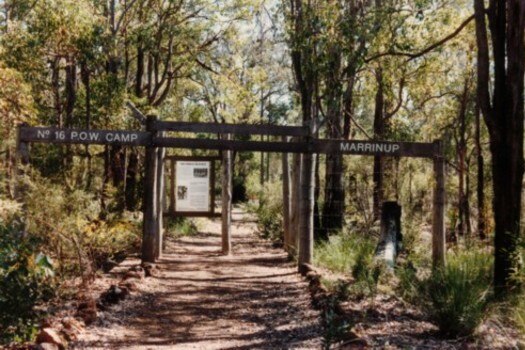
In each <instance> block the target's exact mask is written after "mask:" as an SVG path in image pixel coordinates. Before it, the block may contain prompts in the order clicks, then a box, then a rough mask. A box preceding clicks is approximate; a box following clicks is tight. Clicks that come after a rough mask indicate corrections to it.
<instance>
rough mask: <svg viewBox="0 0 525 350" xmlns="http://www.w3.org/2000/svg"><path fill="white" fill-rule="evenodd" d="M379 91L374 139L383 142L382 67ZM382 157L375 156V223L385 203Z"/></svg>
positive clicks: (378, 82) (378, 81)
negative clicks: (382, 204)
mask: <svg viewBox="0 0 525 350" xmlns="http://www.w3.org/2000/svg"><path fill="white" fill-rule="evenodd" d="M376 79H377V91H376V98H375V110H374V138H375V139H376V140H381V139H383V137H384V132H385V118H384V108H385V99H384V92H383V73H382V71H381V67H379V68H378V69H377V71H376ZM382 163H383V162H382V158H381V156H374V174H373V182H374V192H373V212H374V221H376V220H379V218H380V216H381V203H382V202H383V197H384V191H383V164H382Z"/></svg>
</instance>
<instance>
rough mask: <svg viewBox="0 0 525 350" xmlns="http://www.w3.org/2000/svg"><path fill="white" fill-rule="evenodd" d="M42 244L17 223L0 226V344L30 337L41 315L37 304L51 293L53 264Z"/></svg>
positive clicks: (53, 284)
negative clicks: (42, 248)
mask: <svg viewBox="0 0 525 350" xmlns="http://www.w3.org/2000/svg"><path fill="white" fill-rule="evenodd" d="M42 243H43V242H41V241H39V240H38V239H36V238H34V237H24V235H23V234H22V230H21V227H20V226H18V225H16V224H12V225H9V226H6V225H4V224H1V225H0V310H1V312H0V344H2V343H3V344H7V343H9V342H12V341H15V342H22V341H26V340H30V339H31V338H32V337H33V336H34V335H35V333H36V331H37V327H38V321H39V319H40V317H42V316H43V314H44V312H43V311H42V310H39V309H38V308H37V307H38V306H40V305H41V304H42V303H44V302H46V301H48V300H49V299H50V298H52V297H53V295H54V292H55V287H56V280H55V274H54V266H53V262H52V260H51V258H50V257H49V256H47V255H45V254H43V253H42V252H41V251H40V248H41V246H42Z"/></svg>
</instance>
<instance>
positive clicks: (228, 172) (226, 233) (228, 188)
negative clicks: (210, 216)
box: [222, 134, 232, 255]
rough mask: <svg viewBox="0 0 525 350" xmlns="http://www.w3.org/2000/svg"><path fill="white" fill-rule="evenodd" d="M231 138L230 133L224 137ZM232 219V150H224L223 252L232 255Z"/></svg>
mask: <svg viewBox="0 0 525 350" xmlns="http://www.w3.org/2000/svg"><path fill="white" fill-rule="evenodd" d="M224 138H225V139H226V140H229V139H231V137H230V134H226V135H225V137H224ZM231 221H232V151H230V150H225V151H223V152H222V254H224V255H230V253H231V248H232V243H231Z"/></svg>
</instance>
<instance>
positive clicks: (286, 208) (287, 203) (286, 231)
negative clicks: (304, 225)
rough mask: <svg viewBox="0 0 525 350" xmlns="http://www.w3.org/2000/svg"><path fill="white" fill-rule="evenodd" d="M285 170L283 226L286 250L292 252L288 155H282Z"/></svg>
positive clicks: (284, 138)
mask: <svg viewBox="0 0 525 350" xmlns="http://www.w3.org/2000/svg"><path fill="white" fill-rule="evenodd" d="M283 142H288V137H287V136H283ZM282 168H283V224H284V248H285V249H286V251H290V245H291V242H290V163H289V161H288V153H283V154H282Z"/></svg>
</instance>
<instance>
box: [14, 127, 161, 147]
mask: <svg viewBox="0 0 525 350" xmlns="http://www.w3.org/2000/svg"><path fill="white" fill-rule="evenodd" d="M150 138H151V135H150V133H147V132H141V131H125V130H81V129H56V128H40V127H36V128H35V127H22V128H21V130H20V140H21V141H25V142H27V141H29V142H32V141H34V142H58V143H82V144H123V145H137V146H139V145H146V144H148V143H149V140H150Z"/></svg>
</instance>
